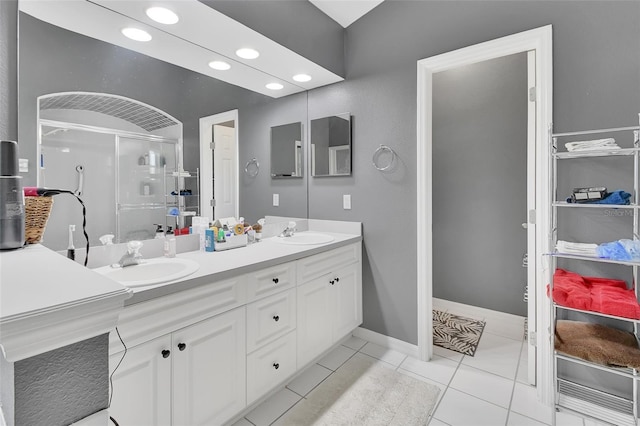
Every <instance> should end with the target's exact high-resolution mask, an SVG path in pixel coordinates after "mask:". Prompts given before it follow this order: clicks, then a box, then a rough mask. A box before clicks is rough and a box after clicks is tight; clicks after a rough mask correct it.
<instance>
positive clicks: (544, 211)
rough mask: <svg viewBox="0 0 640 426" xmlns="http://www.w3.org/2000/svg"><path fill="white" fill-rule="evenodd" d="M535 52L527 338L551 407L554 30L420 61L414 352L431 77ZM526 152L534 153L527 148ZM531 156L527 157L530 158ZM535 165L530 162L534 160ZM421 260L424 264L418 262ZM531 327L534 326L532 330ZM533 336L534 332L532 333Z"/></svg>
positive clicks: (427, 261) (429, 300) (422, 317)
mask: <svg viewBox="0 0 640 426" xmlns="http://www.w3.org/2000/svg"><path fill="white" fill-rule="evenodd" d="M529 51H535V55H536V65H535V80H536V82H537V84H536V86H535V87H536V90H535V100H536V102H535V116H536V123H535V141H536V143H535V147H533V151H534V152H535V158H534V159H531V158H528V160H527V162H528V165H529V166H533V167H534V169H535V176H536V178H535V206H536V208H535V211H534V212H528V213H529V214H528V216H530V217H529V218H528V219H529V220H528V222H529V227H530V228H531V227H533V228H534V230H533V231H534V235H535V247H536V250H535V255H534V256H531V255H530V256H529V262H532V261H535V273H536V279H535V288H534V289H531V288H530V289H529V292H530V293H531V292H532V291H533V292H534V294H535V298H536V300H538V301H539V303H538V304H537V306H536V321H535V324H529V335H530V336H531V338H532V339H535V341H536V342H537V348H536V366H537V368H536V383H537V385H538V386H537V389H538V399H539V400H540V401H541V402H543V403H545V404H548V405H550V404H551V396H552V394H553V392H552V390H553V387H552V386H553V381H552V348H551V336H550V335H549V326H550V318H551V312H550V304H549V303H544V301H545V300H547V299H546V294H545V278H547V277H548V271H547V269H548V262H543V260H544V258H543V255H544V253H548V252H549V251H550V248H549V235H550V234H549V233H550V211H551V207H550V199H551V198H550V167H549V165H550V150H549V143H548V140H549V138H548V134H549V129H550V128H551V123H552V117H553V115H552V107H553V105H552V98H553V85H552V83H553V66H552V64H553V57H552V26H551V25H547V26H544V27H541V28H536V29H532V30H529V31H524V32H521V33H517V34H513V35H509V36H506V37H502V38H499V39H496V40H490V41H487V42H484V43H480V44H476V45H473V46H469V47H465V48H462V49H458V50H455V51H452V52H447V53H443V54H440V55H437V56H433V57H430V58H426V59H422V60H420V61H418V63H417V66H418V72H417V77H418V81H417V138H416V143H417V146H416V160H417V171H418V172H417V198H416V199H417V217H418V220H417V221H416V222H417V245H416V253H417V259H418V262H417V300H418V315H417V316H418V353H419V357H420V359H422V360H424V361H428V360H429V359H431V357H432V356H433V341H432V329H433V322H432V318H431V312H432V309H433V258H432V256H431V254H432V252H433V240H432V238H433V234H432V225H433V212H432V208H433V200H432V184H433V181H432V173H433V165H432V143H433V140H432V122H431V118H432V113H433V110H432V83H433V80H432V78H433V74H434V73H436V72H441V71H445V70H448V69H451V68H455V67H458V66H463V65H470V64H474V63H477V62H481V61H485V60H489V59H495V58H498V57H501V56H506V55H511V54H515V53H520V52H529ZM528 152H529V153H531V152H532V150H528ZM529 157H530V156H529ZM532 160H533V161H534V162H533V161H532ZM422 260H424V261H422ZM534 326H535V328H534ZM532 332H533V334H532Z"/></svg>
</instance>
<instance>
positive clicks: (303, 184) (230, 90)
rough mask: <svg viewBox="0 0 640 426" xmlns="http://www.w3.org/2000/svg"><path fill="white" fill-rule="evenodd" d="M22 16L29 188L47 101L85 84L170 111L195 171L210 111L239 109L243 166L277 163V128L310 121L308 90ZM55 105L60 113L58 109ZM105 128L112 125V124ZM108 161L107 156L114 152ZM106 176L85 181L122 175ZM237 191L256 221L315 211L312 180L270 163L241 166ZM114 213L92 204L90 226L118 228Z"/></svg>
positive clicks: (89, 173)
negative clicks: (166, 57)
mask: <svg viewBox="0 0 640 426" xmlns="http://www.w3.org/2000/svg"><path fill="white" fill-rule="evenodd" d="M18 19H19V25H18V26H19V28H18V31H19V34H18V40H19V41H18V43H19V44H18V49H19V74H18V102H19V105H18V108H19V113H18V144H19V147H20V156H21V157H22V158H28V159H29V171H28V172H27V173H25V174H24V175H23V176H24V182H25V186H35V185H36V184H38V179H37V175H38V172H39V170H38V166H39V164H38V163H39V161H38V155H37V152H38V148H37V145H38V141H39V140H40V139H41V135H40V134H39V131H38V115H39V111H38V98H39V97H42V96H44V95H49V94H52V93H61V92H78V91H82V92H93V93H105V94H111V95H116V96H123V97H127V98H130V99H133V100H136V101H139V102H141V103H144V104H146V105H149V106H152V107H154V108H157V109H159V110H162V111H164V112H166V113H167V114H168V115H171V116H172V117H174V118H175V119H176V121H178V122H180V123H182V134H181V135H170V137H172V138H175V139H177V140H180V139H181V140H182V157H181V158H182V160H181V162H182V163H183V166H184V169H186V170H190V171H193V170H196V169H197V168H198V167H199V165H200V129H199V120H200V118H202V117H207V116H211V115H215V114H219V113H222V112H226V111H231V110H234V109H237V110H238V114H239V119H238V123H239V127H238V128H237V129H236V130H237V131H238V134H239V138H238V146H237V147H236V149H237V152H238V163H239V164H240V165H242V166H241V167H238V169H239V170H243V169H244V164H245V163H246V162H247V161H249V160H250V159H251V158H254V157H255V158H257V159H258V161H260V163H261V164H265V165H266V164H268V163H269V152H268V151H269V142H268V138H269V133H270V129H271V127H273V126H277V125H280V124H282V123H294V122H295V123H306V122H307V120H308V117H307V94H306V92H301V93H298V94H294V95H289V96H285V97H282V98H278V99H274V98H271V97H269V96H265V95H262V94H260V93H256V92H252V91H250V90H247V89H244V88H241V87H239V86H235V85H232V84H229V83H225V82H223V81H221V80H217V79H214V78H210V77H207V76H204V75H201V74H198V73H195V72H192V71H189V70H187V69H185V68H181V67H178V66H176V65H172V64H168V63H166V62H162V61H160V60H157V59H154V58H151V57H149V56H145V55H143V54H140V53H136V52H133V51H131V50H127V49H125V48H122V47H119V46H115V45H112V44H109V43H106V42H103V41H99V40H96V39H93V38H90V37H86V36H84V35H81V34H78V33H74V32H71V31H68V30H65V29H63V28H60V27H57V26H54V25H51V24H49V23H46V22H44V21H41V20H39V19H36V18H34V17H32V16H31V15H29V14H26V13H24V12H19V18H18ZM49 112H50V113H55V111H54V110H53V109H52V110H50V111H49ZM67 112H71V116H67V117H65V122H67V123H70V122H74V121H76V120H75V119H74V115H81V114H82V111H78V110H76V111H75V112H74V111H72V110H69V111H67ZM48 118H50V117H48ZM103 126H104V127H111V126H110V125H108V124H107V125H103ZM48 130H55V129H48ZM127 130H129V131H132V132H136V133H149V135H150V136H157V137H161V138H162V137H167V136H169V135H166V134H164V133H162V131H160V130H154V131H151V132H143V131H142V130H140V129H139V130H136V129H134V128H129V129H127ZM64 133H66V134H67V135H71V133H73V132H71V131H67V132H63V131H58V132H56V133H55V134H53V133H52V134H50V135H49V136H48V137H54V136H55V137H61V136H62V135H63V134H64ZM83 135H84V139H83V142H86V143H88V144H90V143H92V141H94V139H93V137H94V136H95V135H97V133H96V132H84V133H83ZM301 136H302V135H301ZM300 140H301V141H302V142H303V143H304V140H305V139H304V138H303V137H301V138H300ZM94 142H95V143H94V145H95V146H96V149H97V147H105V146H106V147H107V148H105V149H111V148H110V146H112V145H113V144H112V145H110V146H107V145H105V144H102V145H101V144H100V140H98V139H97V136H96V139H95V141H94ZM209 142H211V141H209ZM110 155H111V154H110ZM132 155H135V161H136V164H137V161H138V159H139V157H140V153H139V152H137V151H136V152H135V153H132ZM303 155H304V154H303ZM101 158H107V156H106V155H105V156H103V157H101ZM109 158H111V157H109ZM114 158H115V157H114ZM70 160H73V161H71V162H70V163H69V164H71V165H73V166H74V167H75V166H76V165H78V164H84V163H82V162H77V161H76V159H75V158H70ZM304 162H305V160H302V161H301V162H300V173H301V175H303V174H304V173H303V170H302V168H301V167H302V164H303V163H304ZM93 169H95V170H93ZM72 171H73V170H72ZM49 172H53V169H50V170H49ZM45 173H46V171H45ZM74 173H75V172H74ZM74 173H71V176H73V179H71V180H69V183H68V186H72V188H69V189H76V188H75V187H76V185H77V182H76V181H75V180H74V179H75V174H74ZM101 173H102V174H101ZM105 176H106V172H105V170H102V172H100V169H99V168H98V167H89V168H88V169H85V173H84V183H85V186H86V188H89V186H90V184H94V183H96V182H95V181H94V179H102V181H101V182H102V183H103V184H105V185H106V184H107V181H110V182H115V178H110V179H105ZM48 178H49V180H48V181H47V180H44V181H43V184H44V185H49V183H50V182H54V181H55V180H53V176H51V175H49V176H48ZM114 185H115V184H114ZM132 185H133V182H132ZM140 188H142V189H140ZM65 189H66V188H65ZM237 189H238V192H239V214H240V215H241V216H244V217H245V218H247V220H250V221H255V220H257V219H259V218H260V217H263V216H265V215H273V216H294V217H307V216H308V213H307V211H308V210H307V209H308V202H307V179H306V177H305V176H303V177H302V179H283V180H280V179H271V176H270V173H269V172H268V170H265V172H264V173H263V172H262V171H260V173H258V174H257V176H255V177H253V178H249V177H248V176H244V175H243V174H242V173H241V174H240V176H239V179H238V188H237ZM103 190H104V193H105V194H107V193H108V194H111V193H113V191H115V187H113V188H106V187H105V188H103ZM145 190H146V189H145V187H144V185H143V186H142V187H139V185H138V186H136V191H137V192H138V193H141V194H142V195H145ZM149 190H150V194H151V192H152V191H153V187H150V189H149ZM272 193H278V194H279V196H280V205H279V206H277V207H276V206H273V205H272V202H271V201H272ZM218 195H220V194H218ZM216 196H217V195H216ZM58 197H60V196H58ZM62 202H64V200H63V199H62V198H60V200H57V199H56V200H55V201H54V207H53V209H54V210H55V209H58V210H62V208H61V207H58V208H57V207H56V203H57V204H60V203H62ZM58 213H60V212H55V211H54V212H52V214H56V215H58ZM115 217H116V208H115V206H114V207H113V208H112V209H104V208H100V207H95V206H91V205H87V221H88V223H94V224H97V223H100V224H114V226H115V223H116V221H115ZM69 220H73V222H72V223H76V225H77V229H81V222H78V221H76V218H75V217H74V218H73V219H69ZM78 220H79V219H78ZM155 222H158V220H157V219H153V218H148V220H146V221H145V222H144V226H143V227H144V229H140V230H137V229H131V230H127V232H126V234H130V235H134V236H141V235H152V233H153V230H154V229H155V227H154V225H153V223H155ZM69 224H71V222H70V223H69ZM47 228H49V226H47ZM103 228H104V229H103ZM65 229H66V227H65ZM48 231H49V230H47V232H48ZM114 231H115V229H114V230H113V231H111V230H110V229H108V226H105V227H101V229H99V230H96V231H95V232H94V233H95V235H90V238H91V242H92V245H94V244H99V242H97V238H98V237H99V236H100V235H99V234H102V233H107V232H110V233H115V232H114ZM136 231H144V232H136ZM57 234H60V238H62V239H63V241H56V238H54V237H53V234H52V235H47V234H46V233H45V238H44V241H43V244H44V245H46V246H48V247H51V248H55V249H58V248H60V247H62V248H64V247H66V233H64V232H59V233H57ZM124 234H125V233H123V235H124ZM76 239H77V241H76V247H81V246H83V245H84V242H83V236H82V233H81V232H76Z"/></svg>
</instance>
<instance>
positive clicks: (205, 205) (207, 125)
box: [200, 109, 240, 219]
mask: <svg viewBox="0 0 640 426" xmlns="http://www.w3.org/2000/svg"><path fill="white" fill-rule="evenodd" d="M227 121H233V122H234V123H235V130H236V131H235V139H236V140H235V146H236V158H240V157H239V155H238V154H239V153H238V150H239V147H238V126H239V123H238V110H237V109H234V110H231V111H226V112H221V113H220V114H214V115H209V116H207V117H202V118H200V215H201V216H209V213H210V211H211V206H210V205H209V201H210V200H209V198H208V197H203V196H202V194H213V160H212V158H211V155H210V154H209V143H210V142H211V140H212V138H213V135H212V133H213V131H212V130H211V129H212V126H213V125H214V124H219V123H224V122H227ZM239 169H240V166H239V165H238V167H236V172H235V176H234V180H235V187H236V188H239V187H240V171H239ZM235 205H236V212H235V215H234V216H235V217H238V216H239V213H238V211H239V209H240V191H236V199H235ZM210 219H213V217H211V218H210Z"/></svg>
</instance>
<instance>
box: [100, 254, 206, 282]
mask: <svg viewBox="0 0 640 426" xmlns="http://www.w3.org/2000/svg"><path fill="white" fill-rule="evenodd" d="M199 268H200V265H199V264H198V263H197V262H194V261H193V260H190V259H178V258H155V259H146V260H143V263H140V264H139V265H132V266H127V267H125V268H120V267H115V268H114V267H111V266H103V267H102V268H96V269H94V271H96V272H98V273H99V274H102V275H104V276H105V277H109V278H111V279H112V280H114V281H118V282H119V283H120V284H122V285H124V286H126V287H143V286H147V285H152V284H160V283H165V282H169V281H173V280H177V279H180V278H184V277H186V276H188V275H191V274H193V273H194V272H196V271H197V270H198V269H199Z"/></svg>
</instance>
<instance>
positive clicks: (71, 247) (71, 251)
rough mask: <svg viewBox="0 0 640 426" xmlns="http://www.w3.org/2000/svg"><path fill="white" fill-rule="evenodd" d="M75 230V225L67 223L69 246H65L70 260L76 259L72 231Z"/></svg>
mask: <svg viewBox="0 0 640 426" xmlns="http://www.w3.org/2000/svg"><path fill="white" fill-rule="evenodd" d="M75 230H76V226H75V225H69V246H68V247H67V257H68V258H69V259H71V260H76V248H75V247H74V245H73V231H75Z"/></svg>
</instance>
